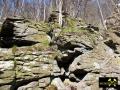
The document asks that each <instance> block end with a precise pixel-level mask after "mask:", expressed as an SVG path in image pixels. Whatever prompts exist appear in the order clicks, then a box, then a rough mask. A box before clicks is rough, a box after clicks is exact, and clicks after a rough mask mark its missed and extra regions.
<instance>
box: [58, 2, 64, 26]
mask: <svg viewBox="0 0 120 90" xmlns="http://www.w3.org/2000/svg"><path fill="white" fill-rule="evenodd" d="M62 4H63V2H62V0H59V25H60V26H62Z"/></svg>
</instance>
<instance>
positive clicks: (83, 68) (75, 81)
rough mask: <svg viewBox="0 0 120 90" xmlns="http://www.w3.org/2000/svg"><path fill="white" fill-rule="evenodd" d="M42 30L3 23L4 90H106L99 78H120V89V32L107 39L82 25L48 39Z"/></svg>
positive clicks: (0, 79)
mask: <svg viewBox="0 0 120 90" xmlns="http://www.w3.org/2000/svg"><path fill="white" fill-rule="evenodd" d="M38 27H40V28H38ZM41 27H43V24H37V23H36V24H34V25H33V23H32V24H31V22H30V21H26V20H25V19H21V18H20V19H18V18H17V19H16V18H8V19H7V20H6V21H5V22H4V23H3V26H2V30H1V34H0V35H1V43H0V46H1V48H0V90H102V88H100V87H99V77H118V79H119V80H118V83H119V84H120V52H119V47H120V45H119V40H120V38H119V35H118V34H116V33H119V32H118V31H117V30H115V31H114V32H113V31H112V30H111V31H109V32H106V35H107V36H106V38H104V37H105V36H104V37H103V35H101V33H99V31H98V30H97V31H96V30H94V28H88V27H84V28H83V26H80V25H79V27H78V28H77V26H76V28H77V31H76V30H72V31H71V30H69V31H66V30H65V29H63V30H61V29H58V28H55V29H53V30H50V29H49V31H48V32H49V34H48V32H46V29H45V30H43V28H41ZM91 30H92V32H91ZM9 32H11V33H9ZM8 40H9V41H8ZM108 90H114V89H108ZM118 90H119V89H118Z"/></svg>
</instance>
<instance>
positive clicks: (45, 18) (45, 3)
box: [43, 0, 46, 21]
mask: <svg viewBox="0 0 120 90" xmlns="http://www.w3.org/2000/svg"><path fill="white" fill-rule="evenodd" d="M45 19H46V3H45V0H44V17H43V21H45Z"/></svg>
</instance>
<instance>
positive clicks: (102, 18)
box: [97, 0, 107, 30]
mask: <svg viewBox="0 0 120 90" xmlns="http://www.w3.org/2000/svg"><path fill="white" fill-rule="evenodd" d="M97 4H98V8H99V11H100V15H101V20H102V24H103V26H104V28H105V30H107V27H106V24H105V22H104V17H103V13H102V9H101V7H100V2H99V0H97Z"/></svg>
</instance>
